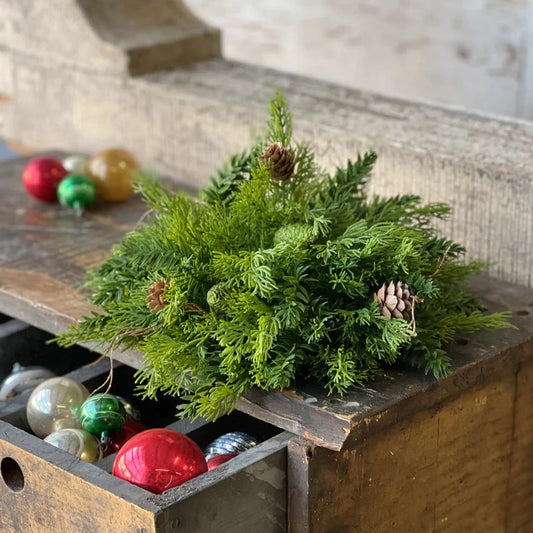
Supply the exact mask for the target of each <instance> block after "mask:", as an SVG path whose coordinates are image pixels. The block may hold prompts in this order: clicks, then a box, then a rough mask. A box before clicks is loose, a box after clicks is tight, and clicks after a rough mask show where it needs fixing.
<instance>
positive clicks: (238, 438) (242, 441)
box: [204, 431, 257, 461]
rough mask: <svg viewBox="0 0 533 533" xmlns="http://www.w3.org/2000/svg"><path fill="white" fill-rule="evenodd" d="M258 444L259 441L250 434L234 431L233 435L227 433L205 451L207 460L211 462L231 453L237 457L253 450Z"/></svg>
mask: <svg viewBox="0 0 533 533" xmlns="http://www.w3.org/2000/svg"><path fill="white" fill-rule="evenodd" d="M256 444H257V439H256V438H255V437H254V436H253V435H251V434H250V433H245V432H244V431H233V432H231V433H225V434H224V435H221V436H220V437H218V438H216V439H215V440H214V441H213V442H212V443H211V444H210V445H209V446H207V448H206V449H205V450H204V454H205V459H206V461H209V460H210V459H212V458H213V457H216V456H217V455H222V454H228V453H231V454H233V455H237V454H239V453H241V452H244V451H246V450H248V449H249V448H252V447H253V446H255V445H256Z"/></svg>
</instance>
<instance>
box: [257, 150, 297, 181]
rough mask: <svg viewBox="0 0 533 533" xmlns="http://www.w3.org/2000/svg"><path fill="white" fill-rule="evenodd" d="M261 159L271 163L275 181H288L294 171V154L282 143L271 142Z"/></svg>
mask: <svg viewBox="0 0 533 533" xmlns="http://www.w3.org/2000/svg"><path fill="white" fill-rule="evenodd" d="M261 161H263V163H264V164H267V165H269V167H270V170H271V172H272V179H273V180H274V181H287V180H288V179H289V178H290V177H291V176H292V174H293V172H294V165H295V162H294V156H293V155H292V152H291V151H290V150H289V149H288V148H284V147H283V146H281V144H280V143H271V144H269V145H268V146H267V147H266V148H265V149H264V150H263V155H262V156H261Z"/></svg>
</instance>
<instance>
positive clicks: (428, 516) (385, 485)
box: [289, 361, 533, 533]
mask: <svg viewBox="0 0 533 533" xmlns="http://www.w3.org/2000/svg"><path fill="white" fill-rule="evenodd" d="M532 369H533V362H532V361H529V362H528V363H527V365H524V366H520V368H519V369H516V370H515V369H513V368H509V369H508V370H507V372H505V373H503V374H501V375H500V376H495V378H494V381H493V382H492V383H490V384H487V385H485V386H481V387H475V388H472V389H468V390H465V391H464V392H463V393H462V394H461V395H459V396H458V397H457V398H455V399H454V400H451V401H448V402H446V403H444V404H442V405H440V406H436V407H435V408H432V409H427V410H424V411H421V412H419V413H417V414H415V415H414V416H412V417H405V418H400V419H398V420H397V422H396V424H395V425H394V426H390V427H388V428H386V429H384V430H383V431H381V432H377V433H374V434H372V435H369V436H367V437H366V438H364V439H361V440H360V441H358V442H356V443H353V444H352V446H351V447H349V448H346V449H345V450H343V451H341V452H340V453H335V452H332V451H328V450H324V449H322V448H315V449H314V450H313V451H312V453H308V454H307V458H308V461H307V462H308V467H307V472H308V478H307V486H308V487H309V502H308V508H309V510H310V511H309V522H308V527H309V531H312V532H331V533H334V532H335V533H337V532H343V531H346V532H348V531H361V532H366V531H372V533H381V532H383V533H385V532H387V533H388V532H390V531H412V532H416V533H417V532H425V531H434V532H450V533H452V532H463V531H468V532H473V533H477V532H479V533H482V532H486V531H491V532H495V533H497V532H502V533H503V532H507V533H510V532H518V531H520V532H526V531H529V530H530V524H531V521H532V520H533V496H532V491H531V475H532V474H531V473H532V472H533V455H532V454H531V375H532V374H531V373H532ZM526 397H527V400H526V399H525V398H526ZM526 403H527V408H526V407H525V405H526ZM291 451H292V449H291V447H289V454H291ZM295 452H296V453H300V452H299V451H298V450H296V451H295ZM289 465H291V460H289ZM290 478H291V474H290V473H289V479H290ZM348 480H349V482H348ZM289 516H291V515H289ZM295 527H302V526H301V525H300V526H298V525H295ZM297 530H299V529H297ZM302 530H305V528H303V529H302Z"/></svg>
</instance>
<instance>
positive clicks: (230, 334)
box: [60, 94, 509, 418]
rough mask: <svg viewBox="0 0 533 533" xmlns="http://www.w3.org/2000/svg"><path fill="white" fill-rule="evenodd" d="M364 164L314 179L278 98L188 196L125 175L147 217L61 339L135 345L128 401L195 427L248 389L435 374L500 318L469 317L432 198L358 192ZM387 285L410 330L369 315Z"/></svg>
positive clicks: (470, 266)
mask: <svg viewBox="0 0 533 533" xmlns="http://www.w3.org/2000/svg"><path fill="white" fill-rule="evenodd" d="M267 142H279V143H280V144H282V145H283V146H285V147H288V148H290V149H291V151H292V153H293V155H294V158H295V161H296V167H295V172H294V175H293V176H292V178H291V179H289V180H288V181H286V182H279V183H277V182H274V181H273V180H272V179H271V176H270V170H269V169H268V168H267V167H265V166H264V165H263V163H262V161H261V158H260V155H261V153H262V150H263V148H264V146H266V144H267ZM375 161H376V154H375V153H373V152H369V153H366V154H363V155H358V156H357V159H356V160H354V161H348V162H347V164H346V166H345V167H342V168H337V169H336V171H335V172H333V173H332V174H328V173H326V172H325V171H324V170H322V169H321V168H319V166H318V165H317V164H316V162H315V159H314V154H313V152H312V150H311V149H310V147H309V146H308V145H307V144H305V143H294V142H293V141H292V118H291V114H290V113H289V110H288V107H287V102H286V100H285V98H284V97H283V96H282V95H281V94H277V95H276V97H275V98H274V99H273V100H272V102H271V105H270V120H269V124H268V136H267V138H266V140H265V141H259V142H257V143H256V144H254V145H253V146H252V148H251V150H250V151H249V152H245V153H243V154H240V155H236V156H233V157H232V158H231V159H230V160H229V162H228V164H227V165H226V166H224V167H223V168H222V169H221V170H220V171H219V172H218V173H217V175H216V176H215V177H214V178H213V179H212V181H211V183H210V185H209V186H208V187H206V188H205V189H204V190H202V191H200V195H199V198H200V200H198V199H196V198H193V197H191V196H190V195H188V194H186V193H177V194H176V193H173V192H170V191H169V190H167V189H165V188H164V187H163V186H162V185H161V184H159V183H158V182H157V181H156V180H154V179H151V178H148V177H146V176H144V177H143V176H140V177H139V180H138V183H137V189H138V191H139V192H140V193H141V194H142V195H143V197H144V200H145V202H146V204H147V205H148V207H150V209H151V210H152V214H151V215H150V216H149V217H148V218H147V219H145V220H144V221H143V222H142V224H140V225H139V227H138V228H137V229H135V230H133V231H131V232H130V233H128V234H127V235H126V236H125V237H124V239H123V240H122V242H120V243H119V244H118V245H116V246H115V247H114V249H113V250H112V253H111V255H110V256H109V258H108V259H107V261H106V262H105V263H104V264H102V265H101V266H99V267H98V268H96V269H95V270H94V271H92V272H91V273H90V278H89V281H88V286H89V287H90V288H91V289H92V291H93V293H94V295H93V302H94V303H95V304H96V305H98V306H100V308H101V309H102V313H98V314H97V313H95V314H93V315H92V316H89V317H85V318H84V319H83V320H82V321H81V322H80V323H79V324H78V325H77V326H76V327H75V328H74V329H73V330H72V331H70V332H68V333H66V334H64V335H62V336H61V337H60V342H61V343H62V344H64V345H69V344H74V343H78V342H89V341H91V342H97V343H100V344H101V345H102V347H105V346H112V347H113V348H117V347H122V348H134V349H137V350H140V351H141V352H142V353H143V354H144V361H145V364H144V366H143V368H142V369H141V370H140V371H139V372H138V375H137V379H138V383H139V386H140V388H141V390H142V392H143V393H144V394H145V395H147V396H150V397H155V396H156V395H157V394H158V393H160V392H163V393H168V394H172V395H176V396H179V397H180V398H181V400H182V403H180V409H181V414H182V415H185V416H204V417H207V418H216V417H218V416H219V415H221V414H223V413H226V412H228V411H230V410H231V409H233V407H234V405H235V402H236V400H237V398H238V397H239V396H241V395H243V394H245V393H246V392H247V391H248V390H250V389H251V388H252V387H259V388H261V389H265V390H273V389H284V388H287V387H290V386H291V385H292V384H293V383H294V381H295V379H296V378H297V377H303V378H306V379H312V380H315V381H318V382H319V383H322V384H323V385H324V387H325V388H326V390H327V391H328V393H331V394H333V393H335V394H341V395H342V394H344V393H345V392H346V391H347V390H348V389H349V388H350V387H351V386H353V385H364V384H366V383H368V382H369V381H370V380H372V379H373V378H374V377H375V376H376V375H378V374H379V373H380V372H382V371H383V369H384V368H386V367H387V366H388V365H391V364H393V363H395V362H396V361H398V360H404V361H407V362H409V363H410V364H412V365H414V366H416V367H419V368H422V369H423V370H424V371H425V372H426V373H428V372H430V373H432V374H433V375H434V376H435V377H437V378H439V377H441V376H445V375H447V374H448V373H449V371H450V368H451V361H450V358H449V355H447V354H446V351H445V347H446V344H447V343H448V342H449V341H450V340H451V339H452V338H453V336H454V334H455V333H456V332H458V331H465V332H469V331H475V330H479V329H483V328H489V329H499V328H506V327H509V323H508V318H509V314H508V313H496V314H492V315H486V314H483V313H482V305H481V303H480V302H479V301H478V300H477V299H476V298H475V297H474V296H473V295H471V294H470V293H469V292H468V290H467V289H466V287H465V286H466V283H467V281H468V278H469V277H470V276H471V275H472V274H475V273H477V272H479V271H480V270H481V269H482V267H483V265H481V264H480V263H477V262H471V263H464V262H462V261H461V259H462V255H463V254H464V252H465V250H464V248H462V247H461V246H460V245H458V244H456V243H454V242H452V241H450V240H447V239H445V238H442V237H439V236H437V235H436V232H435V230H434V228H433V226H432V223H433V221H434V220H435V219H440V218H444V217H446V216H447V215H448V214H449V212H450V209H449V207H448V206H447V205H446V204H441V203H435V204H423V203H422V202H421V199H420V198H419V197H418V196H415V195H409V194H406V195H402V196H396V197H393V198H380V197H373V198H368V197H367V193H366V184H367V182H368V179H369V176H370V173H371V171H372V168H373V165H374V163H375ZM158 280H168V284H167V289H166V291H165V294H164V300H165V302H166V304H167V305H166V306H165V307H163V308H162V309H161V310H160V311H158V312H157V313H153V312H152V311H151V310H150V309H149V308H148V307H147V305H146V298H147V294H148V292H149V290H150V287H151V286H152V284H153V283H154V282H156V281H158ZM390 281H395V282H396V281H402V282H405V283H408V284H409V286H410V288H411V291H412V292H413V293H415V294H416V295H417V298H418V299H419V300H421V301H422V302H420V303H418V304H417V306H416V329H415V327H414V325H413V324H410V323H409V322H407V321H406V320H403V319H392V320H387V319H386V318H385V317H384V316H382V314H381V313H380V309H379V305H378V303H377V302H376V301H374V298H373V294H374V293H375V292H376V291H377V289H378V288H379V287H380V286H381V285H382V284H383V283H388V282H390Z"/></svg>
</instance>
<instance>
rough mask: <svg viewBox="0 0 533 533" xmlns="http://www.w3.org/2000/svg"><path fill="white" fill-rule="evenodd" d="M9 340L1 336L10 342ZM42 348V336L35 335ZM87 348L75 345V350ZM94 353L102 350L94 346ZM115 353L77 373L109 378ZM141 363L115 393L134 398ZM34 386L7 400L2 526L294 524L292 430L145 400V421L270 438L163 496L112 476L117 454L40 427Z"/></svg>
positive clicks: (2, 415) (1, 407)
mask: <svg viewBox="0 0 533 533" xmlns="http://www.w3.org/2000/svg"><path fill="white" fill-rule="evenodd" d="M0 342H1V341H0ZM34 347H35V349H38V348H39V343H34ZM78 351H79V350H74V351H73V352H72V353H73V355H74V354H76V353H77V352H78ZM56 352H57V354H56V357H55V358H54V357H53V356H54V353H53V351H52V352H51V353H50V357H49V358H48V359H47V360H45V361H42V364H45V365H46V366H48V367H49V368H51V369H52V370H53V369H54V363H58V361H59V362H60V361H61V360H62V358H64V354H61V352H64V350H61V349H59V348H56ZM90 355H91V357H92V358H93V359H94V357H95V355H94V354H90ZM108 371H109V361H108V360H103V361H100V362H99V363H97V364H95V365H91V366H86V367H81V368H77V369H75V370H73V371H71V372H68V373H67V374H65V375H67V376H68V377H72V378H73V379H76V380H78V381H81V382H83V383H84V384H85V385H86V386H87V388H88V389H89V390H93V389H94V388H96V387H97V386H98V385H100V384H101V383H102V382H103V381H104V380H105V377H106V376H107V374H108ZM133 374H134V370H133V369H131V368H128V367H126V366H123V365H121V364H116V365H115V369H114V380H113V388H112V392H114V393H116V394H120V395H126V396H129V397H130V398H131V391H132V390H133ZM29 394H30V391H25V392H24V393H22V394H20V395H19V396H16V397H14V398H12V399H10V400H8V401H4V402H0V465H1V466H0V472H1V475H0V501H1V502H2V512H1V513H0V531H2V532H4V531H5V532H17V533H22V532H24V533H26V532H28V533H29V532H40V531H43V532H45V531H46V532H54V531H57V532H66V531H68V532H85V531H86V532H99V531H102V532H104V531H113V532H114V533H115V532H116V533H122V532H132V533H141V532H142V533H148V532H158V533H159V532H167V531H168V532H170V531H191V532H192V531H199V532H200V531H201V532H208V531H232V532H238V531H246V532H251V531H253V532H263V531H265V532H267V531H269V532H270V531H285V530H286V527H287V526H286V521H287V473H286V462H287V445H288V442H289V440H290V439H291V437H292V434H291V433H288V432H284V431H282V430H280V429H278V428H276V427H274V426H271V425H270V424H267V423H265V422H261V421H258V420H255V419H254V418H252V417H250V416H248V415H245V414H243V413H238V412H236V413H233V414H232V415H229V416H224V417H221V418H220V419H219V420H217V421H216V422H214V423H206V422H205V421H203V420H196V421H194V422H193V421H190V420H178V419H176V418H175V404H176V400H175V399H174V400H172V399H170V398H162V399H161V400H160V401H158V402H154V401H138V402H137V399H135V402H136V403H138V404H139V406H140V410H141V412H142V414H143V422H144V423H145V424H146V425H148V426H149V427H168V428H170V429H174V430H177V431H180V432H182V433H185V434H188V435H189V436H190V437H191V438H192V439H193V440H194V441H195V442H196V443H197V444H198V445H199V446H200V447H201V448H203V447H205V446H206V445H207V444H209V442H211V441H212V440H213V439H214V438H215V437H217V436H219V435H221V434H223V433H225V432H228V431H232V430H233V431H235V430H244V431H250V432H252V433H253V434H255V435H257V436H258V438H259V440H260V441H262V442H260V444H258V445H257V446H256V447H254V448H251V449H250V450H248V451H246V452H244V453H242V454H240V455H239V456H237V457H236V458H234V459H232V460H231V461H229V462H228V463H226V464H224V465H221V466H219V467H218V468H216V469H214V470H212V471H210V472H207V473H205V474H203V475H201V476H199V477H197V478H195V479H193V480H191V481H189V482H187V483H185V484H183V485H181V486H179V487H176V488H174V489H171V490H169V491H167V492H165V493H163V494H161V495H154V494H152V493H150V492H148V491H146V490H144V489H141V488H139V487H137V486H135V485H132V484H129V483H127V482H125V481H123V480H121V479H119V478H116V477H114V476H112V475H111V474H110V473H109V472H110V470H111V466H112V462H113V459H114V456H108V457H105V458H104V459H102V460H101V461H99V462H98V463H95V464H89V463H84V462H83V461H81V460H79V459H77V458H76V457H74V456H72V455H70V454H68V453H66V452H64V451H62V450H60V449H58V448H55V447H53V446H51V445H50V444H48V443H46V442H44V441H43V440H41V439H40V438H38V437H35V436H34V435H32V434H31V433H30V432H29V430H28V428H27V425H26V420H25V405H26V401H27V398H28V396H29Z"/></svg>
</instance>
